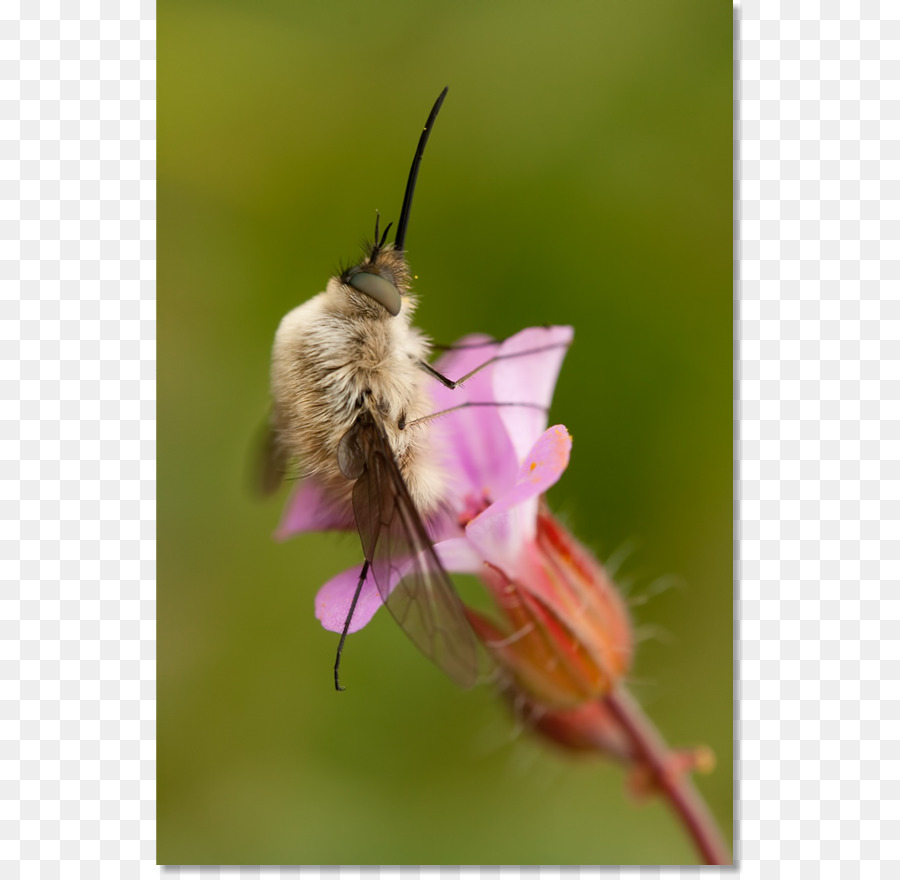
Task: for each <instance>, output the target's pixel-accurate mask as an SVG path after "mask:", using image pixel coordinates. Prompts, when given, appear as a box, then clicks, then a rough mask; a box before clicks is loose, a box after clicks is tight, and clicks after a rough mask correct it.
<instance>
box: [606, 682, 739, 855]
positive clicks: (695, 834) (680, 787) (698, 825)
mask: <svg viewBox="0 0 900 880" xmlns="http://www.w3.org/2000/svg"><path fill="white" fill-rule="evenodd" d="M604 704H605V705H606V707H607V708H608V709H609V711H610V712H611V713H612V714H613V715H614V716H615V718H616V721H618V722H619V724H620V725H621V727H622V729H623V731H624V732H625V733H626V735H627V736H628V739H629V740H630V741H631V744H632V745H633V747H634V751H635V755H636V756H637V758H638V760H640V761H641V762H642V763H643V764H644V765H645V766H646V767H647V768H648V769H649V770H650V772H651V773H652V775H653V779H654V780H655V782H656V784H657V786H658V787H659V789H660V791H661V792H662V793H663V795H664V796H665V797H666V799H667V800H668V801H669V805H670V806H671V807H672V809H673V810H674V811H675V813H676V815H677V816H678V818H679V819H681V821H682V822H683V823H684V825H685V827H686V828H687V830H688V832H689V833H690V835H691V837H692V838H693V839H694V843H696V845H697V849H699V850H700V854H701V855H702V856H703V860H704V862H705V863H706V864H707V865H730V864H732V858H731V853H730V852H729V851H728V845H727V844H726V843H725V840H724V839H723V838H722V835H721V834H720V833H719V829H718V827H717V826H716V823H715V820H714V819H713V817H712V814H711V813H710V812H709V808H708V807H707V806H706V803H705V802H704V801H703V799H702V798H701V797H700V793H699V792H698V791H697V789H696V788H695V787H694V784H693V782H691V779H690V776H689V775H688V773H686V772H683V771H681V772H679V771H678V770H677V769H675V768H674V766H673V762H672V761H671V760H670V752H669V748H668V746H667V745H666V744H665V742H664V741H663V739H662V737H661V736H660V735H659V733H658V732H657V730H656V728H655V727H654V726H653V723H652V722H651V721H650V719H649V718H647V716H646V715H645V714H644V712H643V710H642V709H641V707H640V706H639V705H638V704H637V702H636V701H635V700H634V698H633V697H632V696H631V694H629V693H628V691H626V690H625V688H622V687H620V688H619V689H618V690H616V691H613V693H611V694H610V695H609V696H607V697H606V699H605V700H604Z"/></svg>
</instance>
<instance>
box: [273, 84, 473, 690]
mask: <svg viewBox="0 0 900 880" xmlns="http://www.w3.org/2000/svg"><path fill="white" fill-rule="evenodd" d="M446 93H447V90H446V89H444V91H443V92H441V94H440V96H439V97H438V99H437V101H436V102H435V104H434V106H433V107H432V110H431V114H430V115H429V117H428V121H427V122H426V124H425V127H424V129H423V131H422V134H421V136H420V139H419V145H418V148H417V150H416V153H415V156H414V158H413V163H412V168H411V169H410V173H409V178H408V180H407V184H406V192H405V194H404V199H403V207H402V209H401V212H400V219H399V221H398V224H397V232H396V237H395V240H394V242H393V244H385V242H386V239H387V231H388V230H387V229H386V230H385V232H384V235H383V236H382V237H381V238H380V239H379V235H378V226H377V223H376V229H375V237H374V241H373V243H372V244H371V245H369V246H368V247H367V248H366V252H365V254H364V258H363V260H362V261H361V262H360V263H359V264H358V265H356V266H354V267H353V268H351V269H348V270H345V271H343V272H342V273H341V274H340V275H338V276H336V277H333V278H331V279H330V280H329V282H328V285H327V286H326V288H325V290H324V291H323V292H322V293H319V294H318V295H316V296H314V297H313V298H312V299H310V300H308V301H307V302H305V303H303V304H302V305H300V306H298V307H297V308H295V309H293V310H292V311H291V312H289V313H288V314H287V315H286V316H285V317H284V318H283V319H282V321H281V324H280V326H279V328H278V330H277V332H276V335H275V343H274V346H273V350H272V370H271V380H272V416H271V419H270V431H269V435H268V440H267V445H266V464H265V472H264V475H263V485H264V488H265V489H266V490H272V489H274V488H276V487H277V486H278V485H279V484H280V482H281V480H282V478H283V476H284V475H285V473H286V472H287V471H288V468H289V467H290V465H291V463H293V462H298V463H299V465H300V467H301V468H302V476H303V477H304V478H307V479H310V480H314V481H315V482H316V484H317V485H318V487H319V489H320V490H321V494H322V497H323V499H324V500H325V501H326V502H327V503H328V505H329V506H330V508H331V512H332V514H333V516H332V520H334V521H335V522H337V521H342V522H343V524H344V525H346V526H348V527H352V526H354V525H355V527H356V529H357V530H358V532H359V536H360V541H361V543H362V548H363V553H364V556H365V562H364V564H363V567H362V571H361V572H360V576H359V582H358V585H357V588H356V594H355V597H354V599H353V604H352V605H351V608H350V611H349V613H348V616H347V619H346V621H345V623H344V629H343V633H342V634H341V640H340V643H339V645H338V650H337V658H336V661H335V667H334V682H335V687H336V688H337V689H338V690H343V688H342V687H341V684H340V680H339V675H338V670H339V666H340V658H341V651H342V649H343V645H344V640H345V638H346V636H347V633H348V631H349V628H350V624H351V621H352V617H353V610H354V608H355V606H356V602H357V599H358V597H359V595H360V592H361V590H362V588H363V586H364V584H365V583H366V581H367V578H372V579H373V580H374V582H375V585H376V586H377V589H378V592H379V594H380V595H381V597H382V600H383V601H384V604H385V605H386V606H387V607H388V609H389V610H390V612H391V614H392V615H393V616H394V618H395V619H396V620H397V622H398V623H399V624H400V626H401V627H402V628H403V630H404V631H405V632H406V634H407V635H408V636H409V637H410V638H411V639H412V641H413V642H414V643H415V644H416V645H417V647H419V648H420V649H421V650H422V652H423V653H424V654H426V656H428V657H430V658H431V659H432V660H434V662H435V663H437V665H438V666H440V667H441V668H442V669H443V670H444V671H445V672H447V674H448V675H450V677H451V678H453V679H454V680H455V681H457V682H458V683H459V684H462V685H464V686H470V685H472V684H474V682H475V680H476V678H477V676H478V671H479V655H478V648H477V643H476V640H475V635H474V632H473V630H472V628H471V626H470V625H469V622H468V620H467V618H466V616H465V612H464V610H463V606H462V603H461V602H460V600H459V598H458V596H457V595H456V592H455V591H454V589H453V585H452V583H451V581H450V579H449V577H448V575H447V573H446V571H445V570H444V569H443V567H442V566H441V564H440V561H439V560H438V558H437V555H436V553H435V551H434V547H433V543H432V538H431V535H430V533H429V530H428V526H427V525H426V521H427V519H428V517H429V516H430V515H431V514H434V513H436V512H437V511H438V509H439V508H440V506H441V500H442V495H443V489H444V481H443V479H442V475H441V469H440V462H439V458H440V452H439V450H437V449H435V446H434V444H433V443H432V442H429V436H428V430H427V421H428V418H429V417H430V416H432V415H433V414H434V413H433V409H432V407H431V402H430V400H429V395H428V392H427V388H426V383H428V382H430V381H433V380H434V379H435V378H438V379H439V380H440V381H442V382H444V383H445V384H448V385H450V386H452V387H455V384H456V383H454V382H451V381H450V380H448V379H446V378H445V377H442V376H441V375H440V374H439V373H437V372H436V371H435V370H434V368H432V367H430V366H429V364H428V362H427V358H428V355H429V354H430V345H429V343H428V340H427V339H426V338H425V337H424V336H423V335H422V334H421V333H420V332H419V331H418V330H417V329H416V328H415V327H413V326H412V323H411V321H412V316H413V313H414V312H415V306H416V299H415V297H414V296H413V295H412V292H411V290H410V280H411V275H410V271H409V266H408V263H407V261H406V256H405V251H404V241H405V236H406V227H407V224H408V221H409V213H410V207H411V204H412V195H413V191H414V189H415V183H416V178H417V175H418V168H419V163H420V161H421V159H422V155H423V153H424V149H425V144H426V142H427V140H428V135H429V133H430V131H431V127H432V125H433V124H434V120H435V118H436V116H437V113H438V111H439V110H440V107H441V104H442V102H443V100H444V97H445V96H446ZM389 228H390V227H388V229H389ZM417 420H421V421H420V422H419V424H415V422H416V421H417Z"/></svg>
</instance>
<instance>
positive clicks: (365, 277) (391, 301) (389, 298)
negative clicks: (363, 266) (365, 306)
mask: <svg viewBox="0 0 900 880" xmlns="http://www.w3.org/2000/svg"><path fill="white" fill-rule="evenodd" d="M348 284H350V286H351V287H353V288H354V289H356V290H358V291H359V292H360V293H364V294H365V295H366V296H369V297H371V298H372V299H374V300H375V302H377V303H381V305H383V306H384V307H385V308H386V309H387V310H388V311H389V312H390V313H391V314H392V315H395V316H396V315H398V314H399V313H400V305H401V299H400V291H399V290H397V288H396V287H394V285H393V284H391V282H390V281H388V280H387V279H385V278H382V277H381V276H380V275H372V274H370V273H369V272H357V273H356V274H355V275H353V276H351V278H350V279H349V281H348Z"/></svg>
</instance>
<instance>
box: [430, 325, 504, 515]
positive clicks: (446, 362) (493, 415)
mask: <svg viewBox="0 0 900 880" xmlns="http://www.w3.org/2000/svg"><path fill="white" fill-rule="evenodd" d="M487 339H488V337H486V336H467V337H465V338H463V339H461V340H460V341H459V342H458V343H457V345H466V344H469V345H471V344H473V343H477V342H484V341H486V340H487ZM497 350H498V348H497V346H496V345H488V346H484V347H481V346H479V347H477V348H463V349H458V350H455V351H451V352H448V353H447V354H445V355H443V356H442V357H441V358H440V359H439V360H438V361H437V363H436V364H435V368H436V369H437V370H439V371H440V372H441V373H442V374H443V375H444V376H447V378H449V379H453V380H457V379H459V378H461V377H462V376H465V374H466V373H468V372H470V371H471V370H473V369H475V368H476V367H479V366H481V365H482V364H483V363H484V362H485V361H486V360H488V359H489V358H491V357H492V356H493V355H494V354H496V352H497ZM493 369H494V367H493V365H491V366H489V367H486V368H485V369H484V370H481V371H480V372H478V373H476V374H475V375H474V376H472V377H471V378H470V379H467V380H466V382H465V384H463V385H461V386H459V387H458V388H456V389H454V390H451V389H449V388H446V387H444V386H443V385H441V384H440V383H439V382H438V381H437V380H435V381H434V382H432V383H431V384H430V385H429V388H428V390H429V394H430V395H431V400H432V404H433V409H434V412H441V411H443V410H448V409H453V407H459V406H460V404H467V403H473V402H474V403H486V404H493V403H494V396H493V393H494V392H493V383H492V371H493ZM428 430H429V431H431V432H433V435H434V438H435V444H436V446H437V447H438V448H440V449H441V450H443V455H442V462H443V467H444V470H445V473H446V474H448V476H449V477H450V479H449V480H448V483H449V488H450V490H451V496H453V497H451V498H449V499H448V500H449V501H450V503H451V504H452V506H453V507H461V506H462V503H463V499H464V498H465V496H466V495H467V494H470V493H474V494H476V495H481V494H482V493H483V492H485V491H486V492H488V494H489V495H491V496H492V497H496V495H497V494H499V493H500V492H501V491H503V490H504V489H505V488H506V487H507V486H509V485H511V483H512V481H513V479H514V478H515V469H516V464H517V462H516V459H515V453H514V450H513V447H512V444H511V443H510V440H509V437H508V435H507V429H506V426H505V425H504V423H503V421H502V419H501V417H500V411H499V409H498V408H497V407H495V406H492V405H489V406H472V407H468V408H463V409H455V410H454V411H452V412H448V413H447V414H446V415H444V416H441V417H440V418H437V419H435V420H434V421H433V422H432V423H431V424H430V425H429V426H428Z"/></svg>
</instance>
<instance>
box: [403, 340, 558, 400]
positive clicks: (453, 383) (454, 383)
mask: <svg viewBox="0 0 900 880" xmlns="http://www.w3.org/2000/svg"><path fill="white" fill-rule="evenodd" d="M568 347H569V343H568V342H554V343H551V344H550V345H540V346H538V347H536V348H529V349H527V350H526V351H512V352H510V353H509V354H495V355H494V356H493V357H491V358H488V359H487V360H486V361H485V362H484V363H483V364H480V365H479V366H477V367H475V369H474V370H469V372H468V373H466V374H465V376H461V377H460V378H459V379H455V380H454V379H448V378H447V377H446V376H445V375H444V374H443V373H441V372H440V371H439V370H436V369H435V368H434V367H433V366H431V364H429V363H428V362H427V361H419V368H420V369H422V370H424V371H425V372H426V373H428V375H430V376H432V377H433V378H435V379H437V380H438V382H440V383H441V385H443V386H444V387H445V388H449V389H450V390H451V391H453V390H454V389H456V388H458V387H459V386H460V385H462V384H463V382H465V381H466V379H471V378H472V376H474V375H475V374H476V373H479V372H481V370H483V369H484V368H485V367H489V366H490V365H491V364H495V363H497V361H505V360H510V359H511V358H517V357H526V356H527V355H530V354H540V353H541V352H542V351H552V350H553V349H555V348H568Z"/></svg>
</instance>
